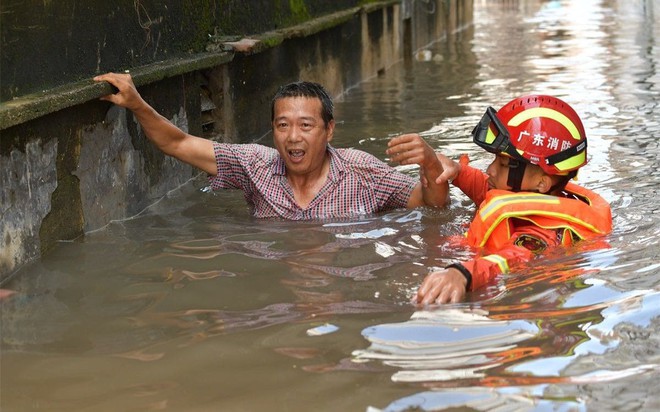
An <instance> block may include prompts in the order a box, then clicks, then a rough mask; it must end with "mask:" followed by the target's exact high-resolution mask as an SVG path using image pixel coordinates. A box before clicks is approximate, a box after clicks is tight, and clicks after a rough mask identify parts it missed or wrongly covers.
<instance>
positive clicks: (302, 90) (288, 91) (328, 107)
mask: <svg viewBox="0 0 660 412" xmlns="http://www.w3.org/2000/svg"><path fill="white" fill-rule="evenodd" d="M287 97H310V98H317V99H319V100H320V101H321V106H322V107H321V117H322V118H323V123H324V124H325V127H328V123H330V121H331V120H332V119H334V114H333V111H334V104H333V103H332V99H331V98H330V96H329V95H328V92H327V91H326V90H325V89H324V88H323V86H321V85H320V84H318V83H314V82H306V81H300V82H294V83H289V84H287V85H285V86H281V87H280V88H279V89H278V90H277V93H275V96H274V97H273V101H272V102H271V104H270V120H271V122H272V121H273V120H275V102H276V101H277V100H279V99H284V98H287Z"/></svg>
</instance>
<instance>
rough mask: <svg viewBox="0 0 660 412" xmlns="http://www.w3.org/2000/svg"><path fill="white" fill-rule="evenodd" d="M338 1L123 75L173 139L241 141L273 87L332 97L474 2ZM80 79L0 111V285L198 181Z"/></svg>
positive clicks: (461, 21) (431, 36)
mask: <svg viewBox="0 0 660 412" xmlns="http://www.w3.org/2000/svg"><path fill="white" fill-rule="evenodd" d="M9 3H11V1H10V2H9ZM15 3H16V2H15ZM47 3H48V4H49V3H50V2H46V3H43V4H44V5H46V4H47ZM138 3H139V2H138ZM215 3H216V4H221V3H223V2H219V3H218V2H215ZM224 3H227V2H224ZM240 3H241V4H251V5H254V6H255V7H256V5H258V4H259V3H260V2H259V1H255V2H240ZM270 3H273V2H270ZM275 3H277V2H275ZM288 3H289V4H290V5H294V6H295V5H298V6H300V5H301V4H302V5H304V4H305V3H309V4H321V3H327V2H321V1H318V2H302V1H290V2H288ZM330 3H331V2H330ZM340 3H341V2H338V3H337V4H340ZM344 3H346V4H343V3H342V4H343V5H344V9H342V10H339V11H334V12H332V13H327V10H325V12H326V13H325V14H323V12H318V11H315V13H317V15H318V16H317V17H316V18H311V17H313V16H311V15H310V13H308V15H306V16H303V17H302V19H303V20H305V21H304V22H303V23H300V24H296V25H293V26H288V27H278V28H276V29H275V30H271V31H264V32H262V33H256V34H253V35H250V36H247V37H249V39H250V40H249V41H245V42H242V43H241V44H249V47H247V48H245V49H243V48H241V50H243V51H237V50H236V49H235V47H236V43H234V42H227V40H232V41H235V40H240V39H239V38H231V39H228V38H227V37H224V36H215V37H210V38H209V41H208V43H206V44H205V46H204V50H205V51H203V52H199V53H189V54H186V55H185V56H176V57H171V58H169V59H166V60H163V61H154V62H149V63H148V64H144V65H136V66H131V67H130V72H131V74H132V75H133V78H134V80H135V83H136V85H137V86H138V87H139V89H140V92H141V93H142V95H143V96H144V97H145V99H146V100H147V101H148V102H150V103H151V104H152V105H153V106H154V107H155V108H156V109H157V110H158V111H159V112H160V113H161V114H163V115H164V116H166V117H167V118H169V119H170V120H172V121H173V122H174V123H175V124H177V125H178V126H179V127H181V128H182V129H184V130H186V131H189V132H190V133H192V134H197V135H203V136H206V137H209V138H213V139H218V140H225V141H235V142H247V141H252V140H255V139H257V138H260V137H262V136H264V134H266V133H267V132H268V131H269V129H270V99H271V97H272V95H273V93H274V92H275V90H276V89H277V87H278V86H279V85H281V84H283V83H286V82H289V81H293V80H298V79H306V80H313V81H318V82H320V83H322V84H324V85H325V86H326V87H327V88H328V90H329V91H330V92H331V93H332V94H334V95H338V94H339V93H341V92H342V91H344V90H346V89H347V88H349V87H351V86H352V85H355V84H356V83H358V82H360V81H361V80H363V79H365V78H368V77H371V76H374V75H376V74H377V73H378V72H379V71H382V70H386V69H387V67H389V66H390V65H392V64H393V63H395V62H396V61H399V60H401V59H403V58H407V57H409V56H411V54H412V52H413V51H414V50H416V49H418V48H420V47H423V46H424V45H426V44H428V43H429V42H432V41H435V40H438V39H442V38H443V37H449V36H451V35H452V33H455V32H456V31H457V30H459V29H460V28H461V27H462V26H465V25H468V24H470V23H471V19H472V0H424V1H421V0H403V1H380V2H369V4H366V5H362V6H355V7H351V4H352V3H350V2H344ZM40 4H41V3H40ZM136 4H137V3H136ZM5 7H6V5H5V2H3V5H2V8H3V13H4V12H5ZM126 7H128V6H126ZM293 9H295V7H292V8H291V9H289V10H290V11H291V10H293ZM309 9H313V7H311V6H310V7H309ZM297 10H298V13H302V12H301V11H300V10H301V9H300V8H298V9H297ZM302 10H303V11H304V8H303V9H302ZM313 10H316V9H313ZM115 13H120V11H119V9H117V10H115ZM293 14H295V13H293ZM293 14H292V15H293ZM303 14H304V13H303ZM297 16H298V17H299V18H300V16H299V15H297ZM289 19H290V20H291V19H292V17H291V16H289ZM263 21H271V20H268V19H267V18H263ZM272 21H276V18H275V17H273V19H272ZM271 24H272V22H271ZM227 27H229V25H228V26H227ZM100 29H101V30H102V31H107V27H106V26H101V27H100ZM3 35H4V28H3ZM115 41H117V40H116V39H115ZM3 47H4V45H3ZM108 47H109V46H108ZM3 58H4V49H3ZM89 58H90V59H92V60H94V59H96V58H97V56H96V55H95V54H94V53H92V54H91V55H90V56H89ZM4 64H5V62H4V61H3V65H4ZM18 66H20V65H18ZM105 68H107V70H117V69H119V68H120V67H110V66H107V67H105ZM5 70H7V66H3V81H4V73H5ZM103 71H105V70H103ZM93 74H94V73H89V77H91V76H92V75H93ZM73 77H74V78H75V76H73ZM89 77H88V78H86V79H83V80H77V81H73V80H72V81H70V82H69V83H65V84H62V85H56V86H55V87H51V88H49V89H46V90H44V91H38V92H35V93H31V94H26V95H22V96H18V97H15V98H13V99H12V100H7V101H4V102H2V104H0V133H1V138H0V216H2V219H1V221H0V280H2V279H6V278H7V277H8V276H10V275H11V273H13V272H15V271H16V269H17V268H19V267H20V266H21V265H23V264H25V263H27V262H29V261H31V260H34V259H36V258H39V257H40V256H42V255H43V254H44V253H47V251H48V250H49V249H50V248H52V247H53V246H54V245H55V243H56V242H57V241H58V240H69V239H75V238H77V237H80V236H81V235H83V234H84V233H85V232H88V231H91V230H95V229H98V228H101V227H103V226H104V225H106V224H107V223H108V222H110V221H111V220H113V219H124V218H127V217H130V216H134V215H135V214H137V213H139V212H140V211H141V210H143V209H144V208H145V207H147V206H149V205H151V204H153V203H154V202H155V201H157V200H158V199H160V198H161V197H162V196H163V195H164V194H165V193H166V192H167V191H169V190H172V189H174V188H176V187H178V186H179V185H181V184H183V183H185V182H186V181H187V180H189V179H190V178H191V177H193V176H195V175H196V174H197V173H198V171H197V170H193V168H191V167H189V166H187V165H185V164H183V163H181V162H178V161H176V160H173V159H171V158H168V157H165V156H163V155H162V154H161V153H159V152H158V151H157V150H155V149H154V148H153V147H152V146H151V145H150V144H149V143H148V142H147V140H146V139H145V138H144V136H143V135H142V132H141V130H140V128H139V127H138V125H137V123H136V122H135V120H134V118H133V116H132V115H131V114H130V113H127V112H126V111H125V110H123V109H119V108H117V107H114V106H112V105H110V104H108V103H106V102H101V101H99V100H98V97H100V96H102V95H103V94H107V93H109V92H110V88H109V86H107V85H102V84H95V83H94V82H92V81H91V80H90V78H89ZM17 84H18V83H17ZM15 89H16V90H19V89H20V88H18V87H15Z"/></svg>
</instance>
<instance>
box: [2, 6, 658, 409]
mask: <svg viewBox="0 0 660 412" xmlns="http://www.w3.org/2000/svg"><path fill="white" fill-rule="evenodd" d="M659 13H660V1H657V0H655V1H654V0H648V1H643V0H633V1H629V0H619V1H615V0H603V1H596V0H580V1H569V0H565V1H528V2H524V1H519V2H518V1H485V0H484V1H482V0H475V18H474V20H475V24H474V26H473V27H470V28H468V29H466V30H465V31H463V32H461V33H458V34H456V35H455V37H454V38H452V39H451V41H444V40H440V41H438V42H437V43H434V44H433V45H430V46H429V47H428V50H423V51H420V52H419V53H417V54H416V58H415V59H413V60H410V61H402V62H400V63H399V64H397V65H395V66H393V67H390V68H388V69H387V70H386V71H385V73H384V74H383V75H382V76H380V77H376V78H373V79H370V80H368V81H366V82H364V83H362V84H360V85H358V86H356V87H354V88H352V89H350V90H348V91H346V92H345V93H344V94H343V95H342V96H339V97H338V101H337V118H338V120H339V121H340V124H339V126H338V130H337V133H336V140H335V146H338V147H348V146H352V147H359V148H361V149H364V150H366V151H369V152H371V153H374V154H375V155H377V156H378V157H381V158H385V155H384V151H385V148H386V143H387V140H388V138H389V137H390V136H392V135H395V134H397V133H399V132H403V131H413V130H414V131H427V132H428V137H427V139H428V141H429V142H430V143H431V145H433V146H434V147H435V148H437V150H439V151H442V152H444V153H447V154H449V155H451V156H455V155H457V154H459V153H469V154H470V156H471V159H472V160H473V163H474V164H475V165H477V166H479V167H485V166H486V165H487V164H488V162H489V160H490V156H491V155H489V154H487V153H484V152H482V151H481V150H479V149H478V148H477V147H476V146H474V145H473V144H472V143H471V142H470V140H469V138H468V135H469V132H470V130H471V129H472V127H473V126H474V124H475V123H476V122H477V121H478V120H479V118H480V116H481V114H482V113H483V112H484V110H485V108H486V107H487V106H488V105H493V106H495V107H499V106H501V105H503V104H504V103H506V102H507V101H508V100H510V99H511V98H513V97H516V96H518V95H521V94H526V93H531V92H536V93H547V94H554V95H557V96H558V97H560V98H563V99H564V100H566V101H568V102H569V103H570V104H571V105H573V106H574V107H575V108H576V110H577V111H578V113H580V114H581V116H582V118H583V119H584V122H585V126H586V129H587V133H588V136H589V142H590V144H589V158H590V162H589V164H588V165H587V166H586V167H585V169H584V170H583V171H581V173H580V176H579V183H581V184H583V185H586V186H587V187H589V188H592V189H594V190H596V191H598V192H599V193H601V194H602V195H603V196H604V197H605V198H606V199H607V200H608V201H610V202H611V204H612V207H613V215H614V233H613V234H612V235H611V236H609V237H607V238H606V239H603V240H602V241H599V242H589V243H585V244H582V245H580V246H577V247H575V248H574V249H570V250H561V251H556V252H553V253H549V254H548V255H547V256H545V257H543V258H542V259H539V260H537V261H535V262H533V263H532V264H530V265H529V267H528V268H526V269H524V270H523V271H520V272H515V273H511V274H509V275H506V276H502V277H500V278H499V279H498V280H497V282H496V283H494V284H493V285H492V286H490V287H487V288H484V289H483V290H480V291H478V292H475V293H472V294H470V295H469V296H468V300H467V301H466V302H465V303H461V304H453V305H444V306H440V307H428V308H421V307H416V306H414V305H412V304H410V303H409V302H410V298H411V296H412V295H413V293H414V291H415V289H416V288H417V286H418V285H419V283H420V281H421V279H422V277H423V274H425V273H426V271H427V270H428V268H430V267H434V266H443V265H446V264H447V263H449V262H451V261H452V260H454V259H460V258H466V257H467V256H468V255H467V252H466V251H465V250H464V248H462V247H461V246H460V245H459V244H457V243H456V242H453V241H452V240H453V239H454V238H455V236H457V235H460V234H461V233H462V232H463V230H464V229H465V227H464V225H465V224H466V223H467V222H469V221H470V219H471V217H472V214H473V212H474V206H473V205H471V204H470V202H469V201H468V200H467V199H466V198H465V197H464V196H462V195H461V194H460V193H459V192H456V191H453V192H452V196H453V197H452V204H451V207H450V208H449V209H448V210H445V211H434V210H431V209H420V210H412V211H407V210H398V211H392V212H389V213H385V214H382V215H378V216H370V217H365V218H360V219H355V220H353V221H324V222H287V221H279V220H267V221H266V220H256V219H253V218H252V217H250V215H249V213H248V211H247V208H246V206H245V203H244V201H243V197H242V194H240V193H236V192H216V193H209V192H208V191H205V190H204V187H205V181H204V179H201V178H200V179H197V180H195V181H192V182H190V183H189V184H187V185H185V186H184V187H182V188H181V189H179V190H176V191H174V192H172V193H171V194H170V195H169V196H168V197H166V198H165V199H163V200H162V201H160V202H159V203H157V204H156V205H154V206H153V207H151V208H150V209H149V210H147V211H145V212H144V213H142V214H141V215H140V216H137V217H135V218H134V219H131V220H126V221H122V222H115V223H112V224H110V225H109V226H108V227H107V228H104V229H103V230H99V231H97V232H94V233H91V234H88V235H87V236H85V238H84V239H81V240H78V241H75V242H69V243H61V244H60V245H59V246H58V247H57V248H56V250H55V251H54V252H53V253H51V254H49V255H48V256H46V257H45V258H43V259H41V260H40V261H38V262H35V263H34V264H32V265H30V266H28V267H26V268H24V269H23V270H21V272H20V273H18V275H17V276H16V277H14V279H13V280H12V282H10V283H9V284H8V285H5V287H8V288H11V289H15V290H17V291H18V294H16V295H14V296H12V297H11V298H9V299H5V300H3V301H1V302H0V305H1V309H2V348H1V349H2V353H1V358H0V360H1V362H2V363H1V382H0V384H1V386H0V389H1V404H0V407H1V409H2V411H7V412H11V411H33V410H45V411H149V410H154V411H155V410H172V411H209V410H222V411H255V410H270V411H310V410H315V411H316V410H318V411H370V412H374V411H378V410H384V411H410V410H424V411H430V410H478V411H485V410H502V411H505V410H541V411H545V410H556V411H574V410H578V411H579V410H595V411H602V410H620V411H637V410H658V409H659V408H660V394H659V393H658V389H657V388H658V383H657V382H658V379H659V378H660V372H659V365H660V259H659V258H658V251H659V250H660V248H659V247H658V244H659V242H658V237H659V235H660V225H659V224H658V223H660V200H658V199H659V197H660V191H659V189H658V188H659V187H660V171H659V169H660V164H659V162H658V154H659V150H658V137H657V136H658V135H660V96H659V95H658V93H659V90H660V75H659V74H658V66H659V64H660V51H659V48H658V41H660V31H659V30H660V29H659V25H658V21H660V18H659V16H658V14H659ZM264 115H267V114H264ZM406 172H409V173H412V174H415V173H416V171H415V170H414V169H412V168H411V169H406Z"/></svg>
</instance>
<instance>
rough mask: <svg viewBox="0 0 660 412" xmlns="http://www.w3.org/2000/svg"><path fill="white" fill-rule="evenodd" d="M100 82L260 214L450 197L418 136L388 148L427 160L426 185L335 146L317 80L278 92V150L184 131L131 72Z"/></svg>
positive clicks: (167, 143) (317, 213) (166, 144)
mask: <svg viewBox="0 0 660 412" xmlns="http://www.w3.org/2000/svg"><path fill="white" fill-rule="evenodd" d="M94 80H96V81H107V82H109V83H111V84H112V85H114V86H115V87H116V88H117V89H118V92H117V93H115V94H111V95H108V96H104V97H102V98H101V99H102V100H107V101H110V102H112V103H114V104H117V105H119V106H121V107H125V108H127V109H129V110H131V111H132V112H133V113H134V114H135V116H136V118H137V120H138V121H139V123H140V125H141V126H142V129H143V130H144V133H145V134H146V136H147V137H148V138H149V139H150V140H151V141H152V142H153V143H154V144H155V145H156V146H157V147H158V148H159V149H160V150H161V151H163V152H164V153H165V154H167V155H170V156H173V157H176V158H177V159H179V160H181V161H184V162H186V163H189V164H191V165H192V166H195V167H197V168H199V169H201V170H203V171H205V172H207V173H208V174H209V181H210V183H211V186H212V188H213V189H241V190H242V191H243V193H244V195H245V199H246V201H247V202H248V204H249V205H250V207H251V209H252V212H253V214H254V215H255V216H256V217H259V218H267V217H279V218H284V219H292V220H303V219H323V218H336V217H349V216H357V215H365V214H372V213H376V212H380V211H384V210H390V209H396V208H404V207H407V208H414V207H418V206H425V205H426V206H444V205H445V204H446V202H447V199H448V192H449V187H448V185H447V183H446V182H445V183H444V184H437V183H435V181H436V178H437V177H438V176H439V175H440V174H441V173H442V166H441V165H440V162H439V160H438V158H437V157H436V155H435V152H434V151H433V149H432V148H431V147H430V146H429V145H428V144H427V143H426V142H424V140H423V139H422V138H421V137H419V135H417V134H410V135H403V136H399V137H397V138H394V139H392V140H391V141H390V143H389V148H388V150H387V153H388V154H389V155H390V156H391V158H392V160H393V161H397V162H399V163H400V164H413V163H416V164H419V165H420V166H421V169H420V172H421V174H422V176H423V179H422V180H423V181H424V184H422V183H421V182H420V181H417V180H416V179H413V178H412V177H411V176H408V175H405V174H403V173H400V172H399V171H397V170H396V169H394V168H392V167H390V166H389V165H387V164H386V163H384V162H382V161H381V160H379V159H377V158H376V157H375V156H372V155H370V154H368V153H365V152H363V151H360V150H355V149H336V148H333V147H332V146H331V145H330V141H331V140H332V137H333V133H334V128H335V120H334V117H333V104H332V100H331V99H330V97H329V95H328V93H327V92H326V91H325V90H324V89H323V87H322V86H321V85H319V84H317V83H312V82H296V83H291V84H288V85H286V86H283V87H281V88H280V90H279V91H278V92H277V94H276V95H275V97H274V98H273V102H272V106H271V119H272V123H273V140H274V146H275V148H270V147H267V146H263V145H258V144H230V143H217V142H213V141H211V140H208V139H204V138H201V137H196V136H192V135H190V134H187V133H185V132H183V131H182V130H180V129H179V128H177V127H176V126H175V125H173V124H172V123H171V122H170V121H169V120H167V119H166V118H164V117H163V116H161V115H160V114H158V113H157V112H156V111H155V110H154V109H153V108H152V107H151V106H150V105H149V104H147V103H146V102H145V101H144V100H143V99H142V97H141V96H140V94H139V93H138V92H137V90H136V88H135V85H134V84H133V81H132V79H131V77H130V75H128V74H115V73H108V74H105V75H101V76H97V77H95V78H94Z"/></svg>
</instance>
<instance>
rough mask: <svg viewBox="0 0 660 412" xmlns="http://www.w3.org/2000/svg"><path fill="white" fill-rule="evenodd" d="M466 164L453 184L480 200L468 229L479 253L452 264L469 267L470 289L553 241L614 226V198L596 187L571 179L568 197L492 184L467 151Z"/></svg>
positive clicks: (570, 239) (586, 236)
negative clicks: (607, 197)
mask: <svg viewBox="0 0 660 412" xmlns="http://www.w3.org/2000/svg"><path fill="white" fill-rule="evenodd" d="M461 165H462V167H461V172H460V173H459V175H458V176H457V177H456V179H454V181H453V184H454V185H455V186H456V187H458V188H459V189H461V191H463V193H465V194H466V195H467V196H468V197H469V198H470V199H472V201H474V203H475V204H477V205H478V206H479V208H478V210H477V213H476V216H475V218H474V220H473V221H472V223H471V224H470V227H469V229H468V232H467V234H466V236H467V241H468V243H469V245H470V246H473V247H476V248H477V249H478V251H479V254H478V256H477V257H475V258H474V259H472V260H470V261H466V262H461V263H459V264H454V265H451V266H453V267H456V268H458V269H459V270H461V272H463V273H464V274H465V270H467V271H468V272H469V274H470V275H471V278H472V279H471V282H469V283H470V285H469V289H472V290H474V289H477V288H479V287H481V286H483V285H485V284H487V283H489V282H490V281H491V280H492V279H493V278H494V277H495V276H497V275H498V274H500V273H507V272H509V267H510V266H512V265H513V264H516V263H521V262H527V261H529V260H531V259H532V258H533V257H534V256H535V254H537V253H540V252H542V251H544V250H545V249H546V248H548V247H552V246H558V245H564V246H568V245H571V244H573V243H574V242H576V241H578V240H581V239H590V238H594V237H597V236H603V235H606V234H608V233H610V232H611V231H612V212H611V210H610V206H609V204H608V203H607V201H606V200H605V199H603V198H602V197H601V196H599V195H598V194H596V193H594V192H592V191H591V190H588V189H585V188H583V187H581V186H578V185H576V184H574V183H568V184H567V185H566V188H565V189H564V192H565V193H566V197H558V196H551V195H544V194H540V193H534V192H517V193H515V192H510V191H506V190H496V189H492V190H489V188H488V183H487V180H488V175H486V174H485V173H484V172H482V171H480V170H478V169H475V168H472V167H470V166H468V165H467V157H466V156H463V157H462V158H461ZM466 276H467V274H466Z"/></svg>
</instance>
